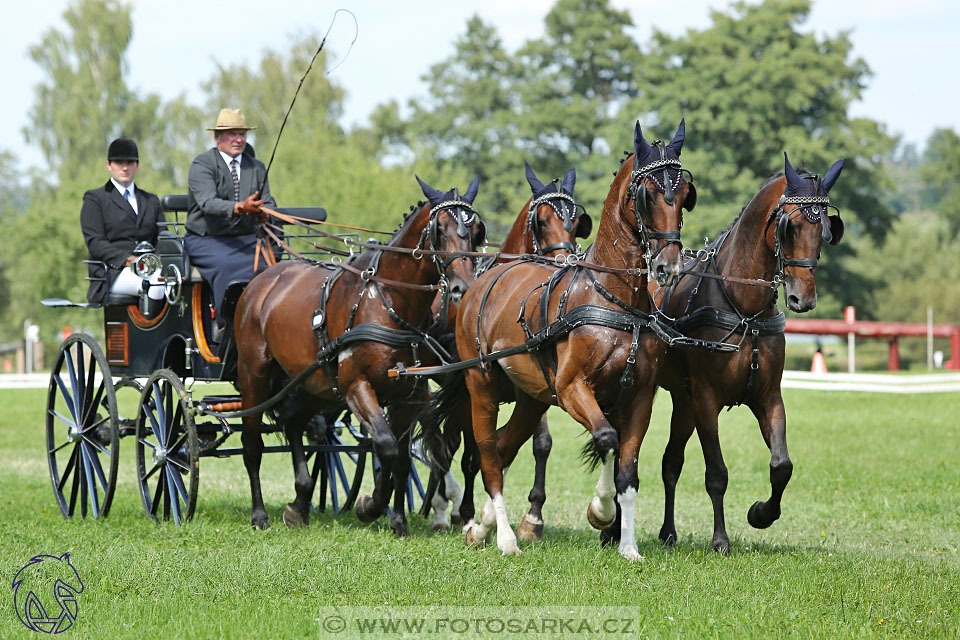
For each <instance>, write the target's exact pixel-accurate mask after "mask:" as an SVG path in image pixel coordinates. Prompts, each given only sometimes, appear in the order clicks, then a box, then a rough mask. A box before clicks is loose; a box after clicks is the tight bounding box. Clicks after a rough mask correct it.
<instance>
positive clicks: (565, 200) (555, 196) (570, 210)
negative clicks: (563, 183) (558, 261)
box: [527, 191, 582, 256]
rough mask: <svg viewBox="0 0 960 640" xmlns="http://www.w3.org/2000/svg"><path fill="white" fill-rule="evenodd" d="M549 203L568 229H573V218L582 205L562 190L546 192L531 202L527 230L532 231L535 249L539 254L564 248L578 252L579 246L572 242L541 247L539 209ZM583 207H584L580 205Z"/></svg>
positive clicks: (531, 235) (567, 250)
mask: <svg viewBox="0 0 960 640" xmlns="http://www.w3.org/2000/svg"><path fill="white" fill-rule="evenodd" d="M542 204H545V205H548V206H549V207H550V208H551V209H553V213H554V214H555V215H556V216H557V217H558V218H560V219H561V220H563V228H564V229H565V230H567V231H572V230H573V219H574V218H576V216H577V207H580V205H578V204H577V202H576V201H575V200H574V199H573V196H570V195H567V194H566V193H563V192H562V191H557V192H555V193H545V194H543V195H542V196H540V197H539V198H536V199H535V200H533V201H531V202H530V207H529V212H528V213H527V231H529V232H530V238H531V240H532V242H533V251H534V253H536V254H537V255H538V256H542V255H545V254H547V253H550V252H551V251H557V250H558V249H562V250H563V251H566V252H567V253H576V251H577V248H576V247H575V246H574V245H573V244H572V243H570V242H567V241H565V240H564V241H562V242H555V243H553V244H550V245H547V246H545V247H542V248H541V247H540V241H539V240H538V239H537V236H538V235H540V234H539V231H540V228H539V223H538V219H537V209H538V208H539V207H540V205H542ZM580 208H581V209H582V207H580Z"/></svg>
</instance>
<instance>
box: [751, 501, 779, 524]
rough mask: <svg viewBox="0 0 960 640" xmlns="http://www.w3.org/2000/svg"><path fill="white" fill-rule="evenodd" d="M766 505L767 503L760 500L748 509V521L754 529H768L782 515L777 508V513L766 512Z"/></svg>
mask: <svg viewBox="0 0 960 640" xmlns="http://www.w3.org/2000/svg"><path fill="white" fill-rule="evenodd" d="M765 507H766V503H765V502H762V501H760V500H758V501H756V502H754V503H753V505H752V506H751V507H750V509H748V510H747V522H749V523H750V526H751V527H753V528H754V529H766V528H767V527H769V526H770V525H772V524H773V523H774V521H775V520H776V519H777V518H779V517H780V510H779V509H777V511H776V513H770V514H766V513H764V511H765V509H764V508H765Z"/></svg>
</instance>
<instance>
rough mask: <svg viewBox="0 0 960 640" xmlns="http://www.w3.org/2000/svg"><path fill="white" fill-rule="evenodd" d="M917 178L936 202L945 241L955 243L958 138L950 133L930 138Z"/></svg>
mask: <svg viewBox="0 0 960 640" xmlns="http://www.w3.org/2000/svg"><path fill="white" fill-rule="evenodd" d="M921 175H922V176H923V178H924V180H925V181H926V182H927V184H929V185H931V186H932V187H933V190H934V191H935V192H936V195H937V196H938V197H939V198H940V202H939V203H938V204H937V213H938V214H939V215H940V216H941V217H942V219H943V222H944V224H945V231H946V234H947V237H948V239H950V240H953V239H956V238H957V237H958V235H960V136H958V135H957V133H956V132H955V131H954V130H953V129H936V130H935V131H934V132H933V133H932V134H930V138H929V139H928V140H927V150H926V152H925V154H924V166H923V168H922V169H921Z"/></svg>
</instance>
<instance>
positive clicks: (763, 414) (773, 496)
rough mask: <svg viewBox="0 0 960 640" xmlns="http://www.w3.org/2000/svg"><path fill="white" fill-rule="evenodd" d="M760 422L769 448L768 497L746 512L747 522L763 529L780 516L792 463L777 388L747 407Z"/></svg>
mask: <svg viewBox="0 0 960 640" xmlns="http://www.w3.org/2000/svg"><path fill="white" fill-rule="evenodd" d="M750 409H751V410H752V411H753V415H755V416H756V417H757V421H758V422H759V423H760V432H761V433H762V434H763V440H764V442H766V443H767V447H768V448H769V449H770V487H771V493H770V499H769V500H767V501H766V502H761V501H758V502H755V503H754V504H753V506H751V507H750V510H749V511H747V522H749V523H750V526H752V527H754V528H756V529H765V528H767V527H769V526H770V525H771V524H773V522H774V520H776V519H777V518H779V517H780V499H781V498H782V497H783V491H784V489H786V488H787V483H788V482H790V476H791V475H793V462H791V461H790V455H789V453H787V417H786V412H785V411H784V408H783V398H782V397H781V395H780V390H779V389H777V390H776V392H775V393H774V394H772V396H771V397H769V398H766V399H765V400H764V402H762V403H760V404H759V405H758V406H757V407H756V408H754V407H753V406H751V407H750Z"/></svg>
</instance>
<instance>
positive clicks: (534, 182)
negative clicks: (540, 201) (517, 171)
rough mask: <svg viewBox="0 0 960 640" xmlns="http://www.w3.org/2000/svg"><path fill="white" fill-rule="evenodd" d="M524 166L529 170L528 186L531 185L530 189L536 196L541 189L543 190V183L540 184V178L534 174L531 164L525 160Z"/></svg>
mask: <svg viewBox="0 0 960 640" xmlns="http://www.w3.org/2000/svg"><path fill="white" fill-rule="evenodd" d="M523 166H524V167H525V168H526V170H527V184H529V185H530V189H531V190H532V191H533V193H534V194H536V193H538V192H539V191H540V190H541V189H543V183H542V182H540V179H539V178H537V174H535V173H534V172H533V167H531V166H530V163H529V162H527V161H526V160H524V161H523Z"/></svg>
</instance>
